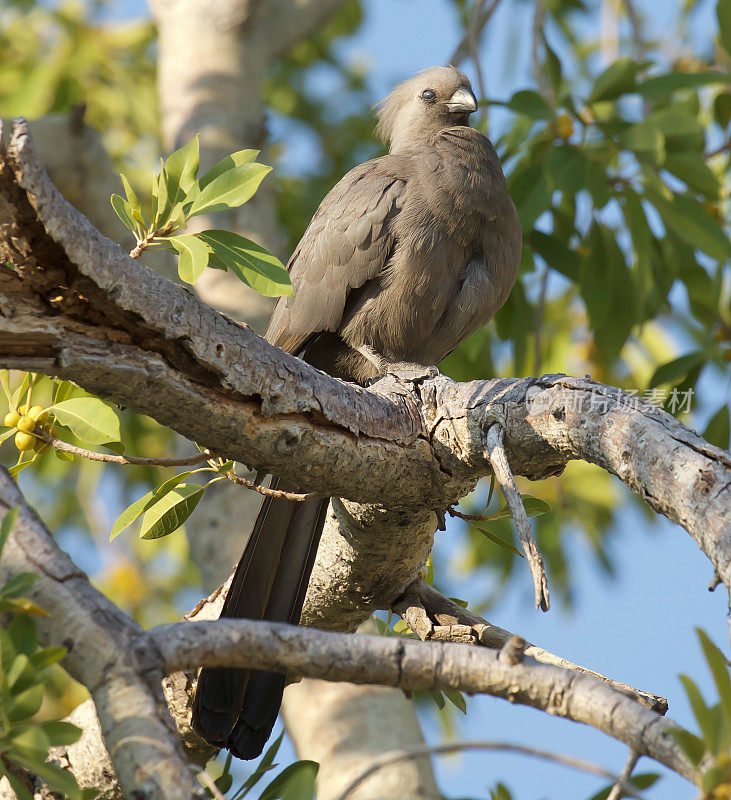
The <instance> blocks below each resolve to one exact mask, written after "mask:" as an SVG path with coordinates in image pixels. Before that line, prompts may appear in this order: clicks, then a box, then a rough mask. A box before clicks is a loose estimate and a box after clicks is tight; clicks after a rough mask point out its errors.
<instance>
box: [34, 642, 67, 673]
mask: <svg viewBox="0 0 731 800" xmlns="http://www.w3.org/2000/svg"><path fill="white" fill-rule="evenodd" d="M67 652H68V650H67V648H65V647H44V648H43V649H42V650H38V651H37V652H35V653H33V654H32V655H31V657H30V663H31V664H32V665H33V666H34V667H35V668H36V669H46V667H50V666H51V665H52V664H57V663H58V662H59V661H60V660H61V659H62V658H63V657H64V656H65V655H66V653H67Z"/></svg>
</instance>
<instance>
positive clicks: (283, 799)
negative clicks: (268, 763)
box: [259, 761, 320, 800]
mask: <svg viewBox="0 0 731 800" xmlns="http://www.w3.org/2000/svg"><path fill="white" fill-rule="evenodd" d="M319 768H320V765H319V764H318V763H317V762H315V761H295V763H294V764H290V765H289V766H288V767H286V768H285V769H283V770H282V771H281V772H280V773H279V775H277V777H276V778H275V779H274V780H273V781H272V782H271V783H270V784H269V785H268V786H267V787H266V789H264V791H263V792H262V793H261V796H260V797H259V800H312V798H314V796H315V779H316V778H317V771H318V769H319Z"/></svg>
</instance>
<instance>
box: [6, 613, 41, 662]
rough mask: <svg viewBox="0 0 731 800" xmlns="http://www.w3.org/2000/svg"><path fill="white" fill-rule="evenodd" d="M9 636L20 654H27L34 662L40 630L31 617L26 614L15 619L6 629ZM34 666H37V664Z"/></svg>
mask: <svg viewBox="0 0 731 800" xmlns="http://www.w3.org/2000/svg"><path fill="white" fill-rule="evenodd" d="M6 630H7V632H8V635H9V636H10V639H11V641H12V643H13V646H14V647H15V649H16V651H17V652H18V653H25V654H26V655H27V656H29V657H30V658H31V661H32V660H33V655H34V653H35V652H36V651H37V649H38V630H37V629H36V623H35V621H34V620H33V619H32V618H31V617H27V616H25V615H24V614H21V615H18V616H15V617H13V619H12V620H11V621H10V623H9V624H8V626H7V628H6ZM33 666H36V665H35V663H34V664H33Z"/></svg>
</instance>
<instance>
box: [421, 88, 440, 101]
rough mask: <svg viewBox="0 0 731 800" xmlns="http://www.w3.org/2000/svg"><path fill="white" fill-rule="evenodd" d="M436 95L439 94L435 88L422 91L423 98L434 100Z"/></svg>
mask: <svg viewBox="0 0 731 800" xmlns="http://www.w3.org/2000/svg"><path fill="white" fill-rule="evenodd" d="M436 96H437V94H436V92H435V91H434V89H424V91H423V92H422V93H421V99H422V100H433V99H434V98H435V97H436Z"/></svg>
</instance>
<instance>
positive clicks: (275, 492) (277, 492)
mask: <svg viewBox="0 0 731 800" xmlns="http://www.w3.org/2000/svg"><path fill="white" fill-rule="evenodd" d="M225 474H226V477H227V478H228V479H229V480H230V481H233V482H234V483H236V484H238V485H239V486H245V487H246V488H247V489H251V490H252V491H254V492H259V494H263V495H264V496H265V497H282V498H284V499H285V500H294V501H295V502H297V503H304V502H306V501H307V500H316V499H318V498H321V497H324V496H325V495H322V494H318V493H317V492H309V493H308V494H298V493H297V492H285V491H284V490H283V489H267V487H266V486H259V485H258V484H256V483H254V482H253V481H250V480H248V479H247V478H242V477H241V475H236V474H234V473H233V472H227V473H225Z"/></svg>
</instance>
